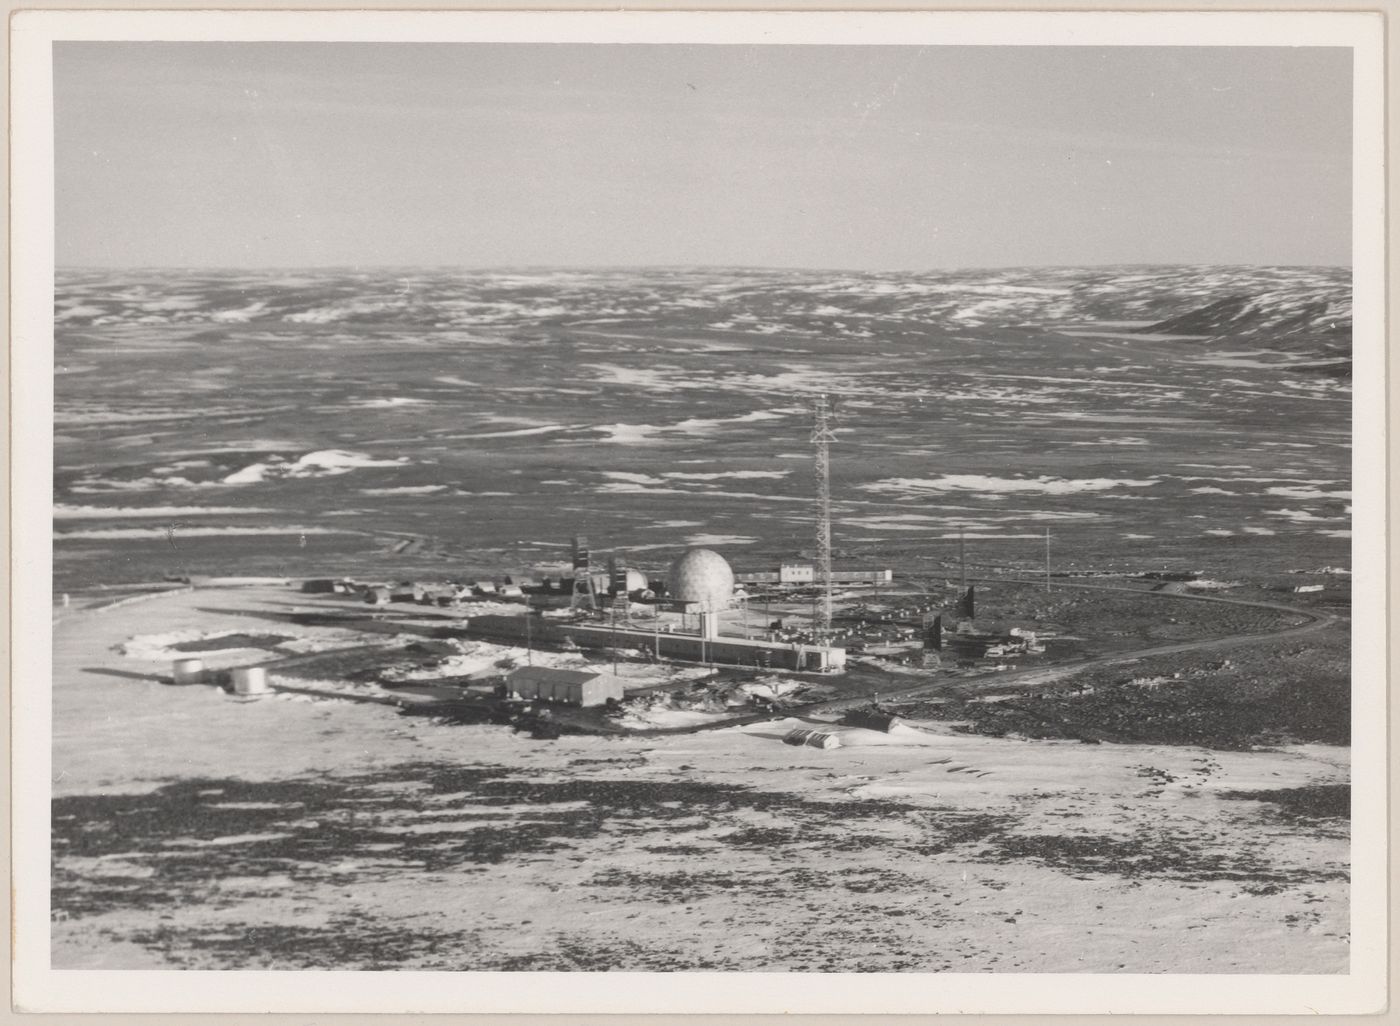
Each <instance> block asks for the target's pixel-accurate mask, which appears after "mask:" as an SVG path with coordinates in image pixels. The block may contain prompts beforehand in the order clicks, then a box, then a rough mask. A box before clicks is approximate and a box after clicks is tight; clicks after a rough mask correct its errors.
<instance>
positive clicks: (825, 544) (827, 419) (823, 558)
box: [812, 393, 836, 635]
mask: <svg viewBox="0 0 1400 1026" xmlns="http://www.w3.org/2000/svg"><path fill="white" fill-rule="evenodd" d="M812 414H813V417H812V444H813V445H814V446H815V447H816V450H817V459H816V478H817V574H818V582H817V583H818V585H819V587H820V589H821V609H820V612H819V614H818V616H817V617H816V620H817V623H816V627H817V630H818V631H819V632H820V633H821V634H822V635H825V634H827V633H829V632H830V630H831V451H830V449H829V446H830V445H831V443H832V442H834V441H836V436H835V435H834V434H832V431H831V418H832V416H833V415H834V413H833V410H832V406H831V402H830V401H829V400H828V398H827V396H826V393H822V394H821V395H819V396H817V397H816V399H814V400H813V401H812Z"/></svg>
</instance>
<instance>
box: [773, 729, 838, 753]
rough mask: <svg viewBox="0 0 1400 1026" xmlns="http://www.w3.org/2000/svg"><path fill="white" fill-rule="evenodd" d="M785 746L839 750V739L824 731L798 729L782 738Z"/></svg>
mask: <svg viewBox="0 0 1400 1026" xmlns="http://www.w3.org/2000/svg"><path fill="white" fill-rule="evenodd" d="M783 744H785V745H806V746H808V747H811V748H840V747H841V739H840V738H839V737H837V736H836V735H835V734H832V733H830V732H829V731H825V730H812V729H810V728H808V727H798V728H796V729H795V730H792V731H790V732H789V733H788V735H787V736H786V737H785V738H783Z"/></svg>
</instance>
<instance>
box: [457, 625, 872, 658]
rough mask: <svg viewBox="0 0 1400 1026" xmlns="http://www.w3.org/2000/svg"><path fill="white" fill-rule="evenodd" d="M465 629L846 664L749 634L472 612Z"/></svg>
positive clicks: (840, 651) (831, 653) (820, 648)
mask: <svg viewBox="0 0 1400 1026" xmlns="http://www.w3.org/2000/svg"><path fill="white" fill-rule="evenodd" d="M467 632H468V633H469V634H475V635H480V636H482V637H490V638H506V639H510V640H512V641H515V642H524V641H526V640H527V638H532V639H534V640H535V641H539V642H541V643H542V644H551V645H560V644H569V643H572V644H574V645H577V646H578V647H579V648H614V647H616V648H630V649H640V650H642V651H646V652H651V653H653V654H654V655H655V656H656V657H657V658H658V659H677V660H684V661H687V662H705V663H727V664H730V665H734V666H758V667H769V668H773V669H784V670H806V671H815V672H827V671H833V670H841V669H844V668H845V666H846V650H845V649H844V648H832V647H830V646H826V645H807V644H801V643H799V642H783V641H763V640H755V639H750V638H729V637H718V638H702V637H700V636H699V635H696V634H672V633H667V632H663V631H646V630H637V629H636V628H629V627H617V628H614V627H612V626H611V625H609V624H605V623H603V624H600V623H587V622H578V621H575V622H573V623H556V622H552V621H550V620H546V619H544V618H542V617H535V618H534V619H532V620H531V621H530V624H529V630H528V631H527V630H526V621H525V617H524V616H504V615H500V614H491V615H486V616H473V617H472V618H471V619H470V620H468V621H467Z"/></svg>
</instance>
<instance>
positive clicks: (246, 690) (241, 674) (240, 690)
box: [231, 666, 271, 695]
mask: <svg viewBox="0 0 1400 1026" xmlns="http://www.w3.org/2000/svg"><path fill="white" fill-rule="evenodd" d="M231 678H232V680H233V693H234V694H235V695H265V694H267V693H268V691H269V690H271V689H269V688H268V686H267V671H266V670H264V669H263V668H262V667H261V666H243V667H240V668H238V669H236V670H234V671H233V673H232V674H231Z"/></svg>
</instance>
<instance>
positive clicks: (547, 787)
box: [52, 587, 1348, 973]
mask: <svg viewBox="0 0 1400 1026" xmlns="http://www.w3.org/2000/svg"><path fill="white" fill-rule="evenodd" d="M296 601H298V597H297V596H296V595H295V593H294V592H293V591H292V590H291V589H290V588H272V587H261V588H248V589H240V590H237V591H225V592H221V593H220V594H219V607H220V610H221V611H220V612H211V611H207V610H202V609H201V607H202V606H208V605H209V603H207V602H205V601H203V597H202V596H200V595H199V593H198V592H197V591H196V592H194V593H182V594H170V595H161V596H158V597H156V598H152V599H150V600H149V601H146V602H144V603H142V604H140V605H139V606H132V607H126V608H119V609H113V610H111V611H110V612H106V613H101V614H98V613H88V612H82V613H78V614H75V615H73V616H71V617H69V618H67V619H65V620H64V621H62V622H61V623H59V624H58V625H57V627H56V630H57V637H56V646H55V675H54V703H53V709H54V737H53V769H54V780H53V783H52V787H53V794H54V796H55V799H56V805H55V830H56V835H57V836H58V837H59V838H60V840H61V841H62V842H63V843H60V844H59V845H58V846H57V848H56V850H55V859H56V874H57V875H56V877H55V880H56V882H57V883H58V885H59V886H60V888H61V890H60V891H58V892H56V903H55V908H56V916H55V922H54V924H53V958H54V965H55V967H59V968H79V967H85V968H136V967H140V968H169V967H173V966H186V967H200V968H234V967H248V968H254V967H257V968H261V967H266V968H293V967H297V966H311V965H319V966H324V967H326V968H370V967H375V968H443V969H449V968H450V969H489V968H511V969H528V968H605V967H612V968H622V969H668V968H669V969H687V968H723V969H734V970H784V969H789V970H801V969H826V970H835V971H839V970H859V969H882V970H895V969H905V970H918V971H961V972H988V971H1036V972H1074V971H1086V972H1168V971H1175V972H1184V971H1195V972H1221V973H1230V972H1234V973H1247V972H1269V973H1337V972H1345V971H1346V968H1347V950H1348V945H1347V929H1348V927H1347V900H1348V885H1347V882H1346V871H1347V863H1348V842H1347V840H1346V837H1345V836H1344V832H1342V833H1339V832H1338V831H1337V829H1336V828H1335V826H1334V827H1331V828H1322V827H1318V826H1307V825H1299V824H1298V823H1296V822H1291V821H1289V820H1286V819H1284V818H1282V817H1280V816H1279V815H1278V814H1277V811H1276V809H1275V807H1274V806H1272V805H1270V804H1268V803H1264V802H1260V801H1258V800H1253V799H1244V798H1239V797H1235V796H1233V794H1232V793H1233V792H1249V791H1264V790H1267V791H1275V790H1278V789H1284V788H1299V787H1306V786H1310V785H1319V784H1331V783H1345V782H1346V781H1347V779H1348V750H1347V749H1339V748H1328V747H1324V746H1303V747H1292V748H1280V749H1275V750H1269V751H1257V752H1219V751H1210V750H1205V749H1200V748H1191V747H1171V746H1146V745H1111V744H1104V745H1083V744H1077V743H1067V742H1027V741H1020V740H1014V739H997V738H987V737H979V736H971V735H963V734H958V733H955V732H953V731H951V730H950V729H949V728H948V727H947V726H946V725H939V724H933V723H913V724H909V725H907V726H904V727H901V728H897V729H896V730H895V731H893V732H892V733H889V734H883V733H878V732H874V731H870V730H864V729H859V728H851V727H839V726H837V727H832V728H831V729H834V730H836V731H837V733H838V734H839V736H840V739H841V741H842V747H840V748H836V749H832V750H819V749H814V748H795V747H792V746H789V745H785V744H783V743H782V740H781V739H782V736H783V735H784V734H785V733H787V731H788V730H789V729H791V728H792V727H794V726H799V725H803V726H813V725H817V724H815V723H814V722H812V721H799V720H797V719H790V720H786V721H778V722H770V723H760V724H753V725H750V726H746V727H742V728H730V729H722V730H715V731H708V732H703V733H699V734H693V735H682V736H671V737H664V738H626V737H606V738H605V737H565V738H562V739H560V740H558V741H552V742H538V741H532V740H530V739H529V738H528V737H526V736H525V735H522V734H516V733H515V732H513V731H512V730H510V729H509V728H505V727H492V726H479V727H462V726H446V725H441V724H438V723H435V722H430V721H425V720H423V719H421V718H414V717H403V716H399V715H397V714H396V713H395V712H394V711H393V710H391V709H387V708H385V707H382V706H377V705H364V704H354V703H349V702H341V701H334V700H314V701H297V702H291V701H278V700H264V701H257V702H238V701H235V700H233V699H232V698H231V697H230V696H226V695H224V694H223V693H222V692H220V691H218V690H216V689H213V688H207V687H201V686H192V687H178V688H177V687H170V686H167V685H164V684H161V683H159V682H157V680H156V679H154V678H155V677H156V675H158V674H162V673H166V672H168V670H169V664H168V661H167V660H168V658H169V657H170V656H171V655H172V653H173V651H174V650H173V649H171V647H170V646H171V645H173V644H177V643H178V642H179V641H181V640H190V639H194V638H199V637H208V636H211V635H218V634H220V633H226V632H229V631H234V630H237V631H255V630H257V631H261V630H263V629H264V628H263V627H262V626H250V624H252V625H257V624H258V620H257V619H256V618H255V616H235V615H232V614H231V612H229V611H232V610H237V609H241V610H243V611H244V612H245V613H249V614H256V613H257V612H259V611H262V610H272V611H277V610H282V609H285V608H287V606H289V605H291V604H293V603H295V602H296ZM266 629H267V631H268V632H269V633H277V634H287V633H298V634H304V633H305V632H304V631H303V629H302V628H299V627H298V628H295V629H287V630H281V629H278V628H277V627H271V626H269V627H267V628H266ZM131 639H139V640H131ZM123 645H125V646H126V648H125V651H124V652H123V651H118V649H120V648H121V646H123ZM497 647H498V646H484V645H483V646H480V647H475V648H472V649H471V650H470V651H463V652H462V653H461V654H460V656H453V657H449V658H448V662H447V664H445V666H444V670H448V669H450V670H454V671H455V670H461V669H464V668H466V667H467V666H469V665H475V664H476V662H478V661H480V660H481V659H490V658H492V657H494V656H495V655H496V652H495V649H496V648H497ZM207 658H212V657H207ZM453 660H459V662H453ZM707 715H710V714H705V713H690V714H683V713H677V712H674V711H672V712H671V713H670V717H671V719H675V717H677V716H689V717H691V718H695V717H704V716H707ZM666 725H671V724H669V723H668V724H666ZM103 823H106V824H109V826H108V827H107V828H105V832H104V828H102V826H101V824H103ZM110 824H119V826H118V827H115V828H114V827H111V826H110ZM112 829H116V830H117V833H116V834H112V833H111V832H110V831H111V830H112Z"/></svg>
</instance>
